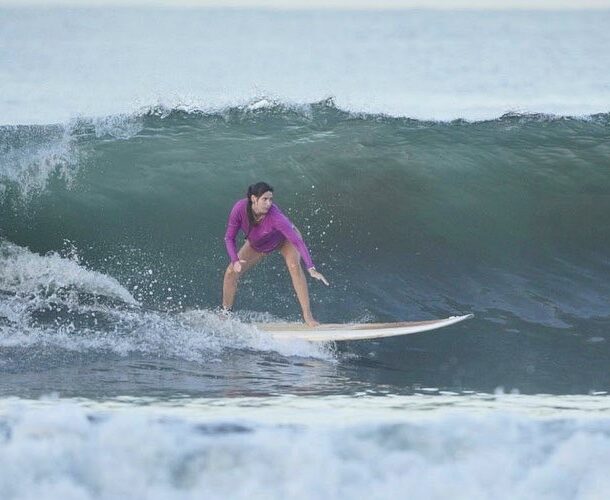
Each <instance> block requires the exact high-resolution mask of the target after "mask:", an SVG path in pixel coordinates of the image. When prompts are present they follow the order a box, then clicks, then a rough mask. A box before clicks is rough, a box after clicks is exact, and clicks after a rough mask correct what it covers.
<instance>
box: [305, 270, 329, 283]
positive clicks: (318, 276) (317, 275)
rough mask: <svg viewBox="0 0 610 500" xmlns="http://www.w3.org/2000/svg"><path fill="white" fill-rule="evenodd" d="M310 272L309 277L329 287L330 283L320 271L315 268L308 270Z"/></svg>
mask: <svg viewBox="0 0 610 500" xmlns="http://www.w3.org/2000/svg"><path fill="white" fill-rule="evenodd" d="M308 271H309V276H311V277H312V278H315V279H317V280H320V281H321V282H322V283H324V284H325V285H326V286H329V285H328V281H326V278H325V277H324V276H323V275H322V273H319V272H318V271H316V268H315V267H312V268H311V269H308Z"/></svg>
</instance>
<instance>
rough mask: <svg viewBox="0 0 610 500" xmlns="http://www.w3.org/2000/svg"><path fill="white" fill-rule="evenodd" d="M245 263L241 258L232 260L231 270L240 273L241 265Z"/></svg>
mask: <svg viewBox="0 0 610 500" xmlns="http://www.w3.org/2000/svg"><path fill="white" fill-rule="evenodd" d="M242 263H243V264H245V263H246V261H245V260H243V259H239V260H236V261H235V262H233V271H235V272H236V273H241V265H242Z"/></svg>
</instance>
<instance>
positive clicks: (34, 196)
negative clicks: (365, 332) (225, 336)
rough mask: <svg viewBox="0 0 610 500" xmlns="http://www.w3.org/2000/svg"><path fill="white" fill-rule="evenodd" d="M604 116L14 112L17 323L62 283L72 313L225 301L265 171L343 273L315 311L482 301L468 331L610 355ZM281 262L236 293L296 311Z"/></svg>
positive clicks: (435, 311) (11, 208)
mask: <svg viewBox="0 0 610 500" xmlns="http://www.w3.org/2000/svg"><path fill="white" fill-rule="evenodd" d="M609 128H610V115H608V114H600V115H595V116H590V117H587V118H571V117H561V116H548V115H518V114H511V115H505V116H503V117H502V118H499V119H497V120H490V121H483V122H466V121H463V120H458V121H453V122H423V121H418V120H413V119H407V118H395V117H388V116H385V115H367V114H354V113H349V112H346V111H343V110H341V109H338V108H337V107H336V106H335V105H334V104H333V102H332V101H323V102H319V103H313V104H307V105H300V106H291V105H287V104H283V103H278V102H273V101H271V100H265V101H261V100H259V101H256V102H252V103H250V104H249V105H248V106H242V107H234V108H226V109H223V110H222V111H211V112H210V111H204V110H193V109H166V108H149V109H146V110H143V111H142V112H141V113H137V114H134V115H121V116H110V117H106V118H103V119H102V118H100V119H79V120H75V121H74V122H71V123H70V124H68V125H48V126H30V127H2V128H0V141H1V142H0V144H1V148H2V152H3V153H4V154H3V155H2V159H1V160H0V193H1V204H0V220H1V222H0V236H1V237H2V264H1V265H2V277H1V284H2V286H0V290H1V292H0V293H2V297H3V298H2V303H3V305H2V307H3V311H4V313H2V314H3V316H4V318H6V319H5V320H4V321H7V322H9V323H10V321H11V319H10V318H11V317H15V315H19V314H21V313H20V312H19V311H30V310H31V308H30V306H29V305H28V304H29V302H28V301H29V300H30V298H29V297H35V298H36V299H35V300H36V301H39V302H40V303H41V304H46V303H48V302H49V301H51V297H54V295H53V294H56V295H57V293H58V292H57V291H54V288H53V287H56V288H57V289H58V290H61V294H63V295H62V297H63V298H61V300H62V301H64V302H63V304H64V306H65V307H64V309H67V310H69V309H70V308H71V307H72V306H73V305H74V304H75V303H78V304H81V305H83V307H85V306H86V307H89V305H90V304H91V303H92V302H95V301H98V302H100V303H103V304H104V307H107V308H108V310H110V311H116V310H118V311H121V312H120V314H119V315H122V314H127V312H124V310H125V311H129V308H130V307H131V308H133V307H136V306H135V305H134V304H136V303H137V304H138V307H141V308H144V309H146V310H150V311H153V313H154V314H157V316H154V320H152V321H151V322H148V321H149V319H150V317H148V316H146V315H145V314H144V313H141V315H140V316H138V319H137V321H136V324H146V325H149V326H150V324H151V323H155V322H157V323H158V324H163V325H165V326H164V328H169V329H170V330H172V329H173V331H176V329H175V328H174V327H168V326H167V324H166V323H165V319H162V318H161V317H160V316H159V315H158V314H166V313H169V314H174V315H175V314H179V313H181V312H183V311H185V310H187V309H203V310H211V309H214V308H215V307H217V305H218V303H219V300H220V286H221V277H222V273H223V271H224V268H225V266H226V264H227V257H226V255H225V250H224V246H223V242H222V238H223V234H224V228H225V223H226V218H227V215H228V212H229V209H230V208H231V206H232V204H233V203H234V202H235V201H236V200H237V199H238V198H240V197H242V196H244V192H245V189H246V187H247V186H248V184H251V183H253V182H256V181H258V180H261V179H263V180H266V181H268V182H270V183H271V184H272V185H274V186H275V188H276V192H275V199H276V201H277V203H278V204H279V205H280V206H281V207H282V208H283V209H284V210H285V211H286V212H287V213H288V214H289V216H290V217H291V219H292V220H293V221H294V222H295V224H296V225H297V226H298V227H299V228H300V229H301V232H302V233H303V234H304V236H305V239H306V241H307V242H308V244H309V246H310V249H311V252H312V254H313V258H314V261H315V262H316V264H317V265H318V267H319V268H320V269H322V271H323V272H324V273H325V274H326V275H327V277H328V278H330V280H331V284H332V286H331V287H330V288H329V289H321V288H319V287H316V286H315V284H312V290H311V292H312V300H313V304H314V310H315V311H316V314H317V315H318V316H319V319H321V320H324V321H359V320H362V319H363V318H367V319H368V320H379V321H387V320H403V319H426V318H431V317H439V316H447V315H450V314H454V313H465V312H474V313H475V314H476V316H477V320H476V321H475V322H472V324H471V325H469V326H468V327H466V326H465V327H464V329H465V330H466V329H467V330H468V331H471V332H479V334H481V335H482V334H483V333H484V332H489V331H495V332H497V331H501V332H504V333H506V335H507V336H506V337H504V338H503V342H504V343H505V345H503V347H502V348H504V349H508V350H509V351H512V350H514V351H515V352H519V351H520V350H521V349H522V345H523V344H522V342H523V337H522V336H523V335H525V336H526V338H528V339H529V341H531V342H536V340H535V339H537V338H538V336H540V335H542V337H543V338H544V339H545V340H544V342H543V344H542V345H543V346H544V347H540V349H551V350H553V349H558V347H557V339H558V338H562V339H564V340H565V339H568V338H569V339H572V340H570V341H568V340H565V341H566V342H568V343H570V342H574V344H570V345H571V347H570V349H571V350H572V351H573V353H572V354H571V355H570V356H568V357H566V361H565V362H566V364H567V365H569V364H570V362H569V361H568V359H570V360H571V362H574V361H575V359H581V358H580V357H579V356H585V353H586V352H588V349H590V347H591V346H593V345H595V346H596V353H595V354H592V355H593V356H594V358H595V359H599V360H600V361H601V359H602V358H601V357H602V356H604V355H605V353H606V350H607V342H606V340H607V331H608V325H609V324H610V323H609V322H610V316H609V315H608V308H607V297H608V296H609V295H610V284H609V283H608V281H607V280H606V279H605V276H607V275H608V271H609V268H610V258H609V257H608V253H607V248H608V246H609V244H610V229H609V227H610V226H608V224H607V214H608V213H610V170H609V169H608V158H609V157H610V146H609V145H608V141H607V136H608V130H609ZM71 256H72V257H71ZM74 256H78V260H75V258H74ZM20 259H22V260H20ZM66 259H67V260H66ZM11 266H12V267H11ZM75 266H76V267H75ZM283 267H284V266H283V263H282V262H281V260H280V259H279V258H278V257H277V256H271V257H270V258H268V259H266V260H265V261H264V262H263V263H262V264H261V265H260V269H258V270H256V271H255V272H252V273H251V275H250V276H249V277H248V278H247V280H246V282H244V284H243V286H242V287H241V288H240V291H239V295H238V304H237V305H238V308H239V309H241V310H246V311H265V312H268V313H270V314H272V315H273V316H274V317H278V318H287V319H298V318H299V310H298V306H297V304H296V301H295V299H294V297H293V295H292V289H291V285H290V281H289V278H288V276H287V273H286V272H285V270H284V269H283ZM16 269H17V271H16ZM15 276H19V279H21V280H22V281H21V282H19V284H18V285H16V284H15ZM45 280H46V281H45ZM15 287H17V288H18V289H19V290H18V293H17V289H16V288H15ZM28 287H29V288H28ZM83 290H85V293H81V292H82V291H83ZM100 296H103V297H104V298H103V299H99V297H100ZM68 297H72V299H69V298H68ZM75 297H76V298H75ZM92 297H93V298H92ZM95 297H97V298H95ZM70 300H72V301H73V302H70ZM74 301H76V302H74ZM117 304H119V305H117ZM81 305H78V306H77V307H76V309H77V310H78V308H79V307H81ZM113 308H114V309H113ZM34 309H36V310H38V311H40V309H41V308H40V307H38V306H36V307H35V308H34ZM153 313H151V314H153ZM24 314H25V313H24ZM28 314H30V313H28ZM36 314H41V313H40V312H38V313H36ZM62 314H64V315H66V317H68V316H69V314H68V313H67V312H66V311H65V310H64V311H63V312H57V314H56V315H55V316H54V315H53V314H50V315H49V316H48V317H47V318H46V320H45V321H47V323H46V325H47V326H49V325H52V321H53V320H54V319H57V317H59V316H61V315H62ZM147 318H148V319H147ZM28 321H29V320H28ZM87 321H88V320H87ZM87 321H85V322H84V323H82V324H81V326H82V325H89V323H87ZM121 321H123V320H121ZM129 321H131V320H129ZM129 321H127V323H129ZM168 321H170V323H171V322H172V321H175V318H173V319H171V318H170V320H168ZM138 322H139V323H138ZM75 324H78V322H77V323H75ZM108 324H109V325H115V324H116V321H115V320H109V323H108ZM89 326H90V325H89ZM89 326H87V328H89ZM83 328H84V326H83ZM111 328H112V327H109V326H107V327H105V329H103V328H102V329H100V330H104V331H105V332H108V331H110V330H111ZM130 328H131V327H130ZM138 328H140V327H139V326H134V327H133V328H131V330H130V331H138ZM147 328H148V326H147ZM213 329H214V328H212V330H213ZM180 331H182V330H180ZM566 335H568V337H566ZM136 337H137V335H136ZM6 338H8V337H5V340H4V341H5V342H7V341H6ZM138 338H139V337H138ZM183 340H184V339H183ZM183 340H180V341H178V340H176V342H177V343H180V342H182V341H183ZM129 342H131V343H130V344H129V345H128V346H127V347H126V348H125V349H127V350H129V349H131V348H132V347H134V346H139V345H140V344H139V341H138V340H135V339H132V340H130V341H129ZM189 342H190V341H186V344H185V345H190V344H189ZM479 342H481V340H480V339H477V340H476V341H475V339H474V338H472V339H471V340H470V342H467V343H466V344H465V345H464V349H465V350H466V349H468V350H471V349H473V348H475V346H476V345H477V344H478V343H479ZM483 342H490V343H491V342H492V340H491V339H490V340H484V341H483ZM155 345H157V346H161V345H163V346H164V349H165V348H166V347H167V345H168V344H163V343H160V344H155ZM490 348H491V347H490ZM117 349H118V348H117ZM121 349H122V348H121ZM154 349H155V348H153V350H154ZM188 349H189V348H187V350H188ZM198 349H199V348H195V349H194V350H193V352H200V349H199V350H198ZM278 349H280V348H279V347H278ZM493 349H499V347H495V348H493ZM119 350H120V349H119ZM170 352H171V349H170ZM185 352H186V351H185ZM304 352H308V351H304ZM498 352H499V351H498ZM554 352H555V354H559V351H554ZM575 353H579V354H575ZM386 354H387V356H389V358H387V359H390V358H391V354H390V353H386ZM314 355H316V354H314ZM586 355H587V356H588V354H586ZM522 362H523V366H529V365H530V364H532V363H533V364H534V365H535V364H536V363H535V362H530V361H528V360H526V359H522ZM560 364H561V363H560ZM561 366H563V365H561ZM557 368H558V367H557V366H555V367H553V368H552V369H553V370H554V369H557ZM591 369H593V368H591ZM595 373H597V372H595ZM596 380H598V379H596ZM596 383H597V382H596ZM593 385H595V384H593Z"/></svg>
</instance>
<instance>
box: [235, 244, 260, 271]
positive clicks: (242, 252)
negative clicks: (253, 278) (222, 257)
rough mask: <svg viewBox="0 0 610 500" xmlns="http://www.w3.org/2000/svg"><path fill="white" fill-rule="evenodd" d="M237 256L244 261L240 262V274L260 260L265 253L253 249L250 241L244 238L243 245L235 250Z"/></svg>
mask: <svg viewBox="0 0 610 500" xmlns="http://www.w3.org/2000/svg"><path fill="white" fill-rule="evenodd" d="M237 256H238V257H239V259H240V260H245V261H246V262H242V263H241V273H240V274H244V273H245V272H246V271H247V270H248V269H250V268H251V267H252V266H254V265H256V264H257V263H258V262H260V261H261V259H262V258H263V257H264V256H265V254H264V253H261V252H257V251H256V250H254V248H252V246H251V245H250V242H249V241H248V240H246V242H245V243H244V246H242V247H241V248H240V249H239V252H237Z"/></svg>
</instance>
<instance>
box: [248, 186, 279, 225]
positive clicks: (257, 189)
mask: <svg viewBox="0 0 610 500" xmlns="http://www.w3.org/2000/svg"><path fill="white" fill-rule="evenodd" d="M267 191H271V192H272V193H273V188H272V187H271V186H270V185H269V184H267V183H266V182H257V183H256V184H252V185H251V186H249V187H248V193H247V194H246V197H247V198H248V205H247V207H248V208H247V211H248V221H249V222H250V227H252V226H253V225H254V224H256V221H255V220H254V212H253V211H252V195H254V196H256V197H257V198H260V197H261V196H262V195H264V194H265V193H266V192H267Z"/></svg>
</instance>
